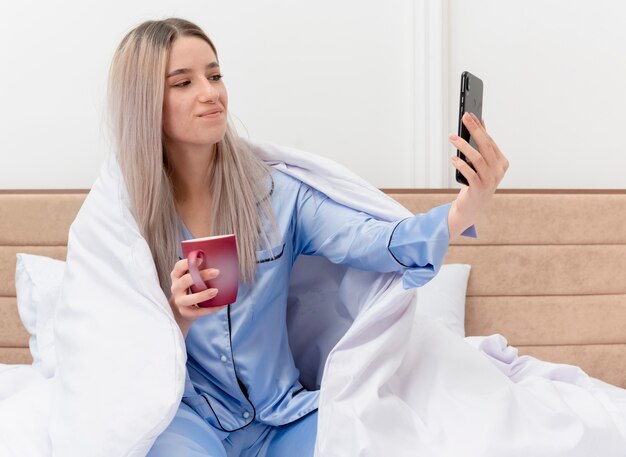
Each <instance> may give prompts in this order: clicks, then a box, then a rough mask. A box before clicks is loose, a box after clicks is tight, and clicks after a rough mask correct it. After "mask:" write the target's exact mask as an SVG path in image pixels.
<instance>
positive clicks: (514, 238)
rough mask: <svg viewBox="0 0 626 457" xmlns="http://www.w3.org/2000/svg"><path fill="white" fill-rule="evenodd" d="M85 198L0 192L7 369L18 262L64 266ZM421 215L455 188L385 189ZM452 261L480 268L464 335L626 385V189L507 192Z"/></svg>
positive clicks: (0, 290)
mask: <svg viewBox="0 0 626 457" xmlns="http://www.w3.org/2000/svg"><path fill="white" fill-rule="evenodd" d="M87 192H88V190H0V363H30V361H31V357H30V353H29V349H28V333H27V332H26V330H25V329H24V328H23V326H22V324H21V322H20V319H19V316H18V313H17V308H16V299H15V254H16V253H18V252H26V253H31V254H39V255H46V256H49V257H53V258H57V259H65V254H66V246H67V234H68V230H69V227H70V224H71V223H72V221H73V219H74V217H75V216H76V214H77V212H78V210H79V209H80V206H81V204H82V202H83V200H84V198H85V196H86V195H87ZM385 192H387V193H388V194H389V195H391V196H392V197H393V198H395V199H396V200H398V201H399V202H400V203H402V204H403V205H404V206H406V207H407V208H409V209H410V210H411V211H413V212H414V213H417V212H424V211H426V210H428V209H429V208H431V207H433V206H436V205H439V204H442V203H446V202H449V201H452V200H453V199H454V197H455V194H456V191H454V190H430V189H429V190H424V189H402V190H397V189H388V190H385ZM476 227H477V230H478V234H479V237H478V239H475V240H473V239H467V238H461V239H459V240H457V241H455V243H453V245H452V246H451V247H450V250H449V252H448V255H447V257H446V263H469V264H471V265H472V270H471V274H470V281H469V285H468V291H467V307H466V333H467V335H489V334H492V333H500V334H502V335H504V336H505V337H506V338H507V339H508V341H509V343H510V344H511V345H513V346H515V347H517V348H518V349H519V350H520V353H522V354H529V355H533V356H536V357H539V358H541V359H544V360H549V361H554V362H562V363H570V364H574V365H578V366H580V367H582V368H583V369H584V370H585V371H587V372H588V373H589V374H590V375H592V376H595V377H597V378H600V379H602V380H604V381H606V382H610V383H612V384H615V385H618V386H621V387H626V362H625V360H626V190H613V191H611V190H609V191H594V190H579V191H576V190H564V191H562V190H547V191H542V190H499V191H498V192H497V193H496V195H495V197H494V201H493V202H492V204H491V205H490V207H489V208H488V209H487V211H486V212H485V213H484V214H483V216H482V217H481V219H480V220H479V221H478V222H477V224H476Z"/></svg>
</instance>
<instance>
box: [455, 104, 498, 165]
mask: <svg viewBox="0 0 626 457" xmlns="http://www.w3.org/2000/svg"><path fill="white" fill-rule="evenodd" d="M463 124H464V125H465V127H466V128H467V130H468V131H469V133H470V135H471V137H472V139H473V140H474V143H476V145H477V146H478V150H479V151H480V154H481V155H482V156H483V158H484V159H485V160H486V161H487V163H491V162H492V161H494V160H496V159H497V158H496V151H495V150H494V141H493V140H492V139H491V137H490V136H489V134H488V133H487V130H486V129H485V128H484V126H483V124H482V123H481V122H480V121H479V120H478V118H477V117H476V116H475V115H473V114H471V113H465V114H464V115H463ZM463 152H465V151H463ZM470 160H471V159H470ZM472 163H474V162H473V160H472Z"/></svg>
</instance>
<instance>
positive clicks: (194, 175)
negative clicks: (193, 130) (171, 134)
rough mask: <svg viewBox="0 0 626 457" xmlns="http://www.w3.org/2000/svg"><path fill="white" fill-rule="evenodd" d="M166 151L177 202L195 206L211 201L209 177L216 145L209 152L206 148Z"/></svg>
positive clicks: (171, 149)
mask: <svg viewBox="0 0 626 457" xmlns="http://www.w3.org/2000/svg"><path fill="white" fill-rule="evenodd" d="M166 151H167V160H168V162H169V164H170V167H171V179H172V183H173V186H174V199H175V200H176V202H177V203H179V204H182V205H192V206H193V205H195V204H205V203H206V202H207V201H210V193H209V192H210V191H209V176H210V175H211V173H210V168H211V166H212V161H213V154H214V153H215V145H213V146H212V147H211V148H210V149H209V150H208V151H207V149H206V147H203V148H193V149H191V148H180V147H179V148H176V147H174V148H172V147H166Z"/></svg>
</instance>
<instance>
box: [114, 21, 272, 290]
mask: <svg viewBox="0 0 626 457" xmlns="http://www.w3.org/2000/svg"><path fill="white" fill-rule="evenodd" d="M182 36H193V37H198V38H200V39H202V40H204V41H206V42H207V43H208V44H209V45H210V46H211V48H212V49H213V51H214V52H215V55H216V56H217V50H216V49H215V46H214V45H213V43H212V42H211V40H210V39H209V37H208V36H207V35H206V34H205V33H204V32H203V31H202V30H201V29H200V28H199V27H198V26H197V25H195V24H193V23H192V22H189V21H187V20H184V19H179V18H169V19H165V20H160V21H146V22H143V23H141V24H140V25H138V26H137V27H135V28H134V29H133V30H131V31H130V32H129V33H128V34H127V35H126V36H125V37H124V39H123V40H122V42H121V43H120V45H119V46H118V48H117V50H116V51H115V55H114V57H113V61H112V64H111V68H110V71H109V87H108V100H107V102H108V112H109V117H110V119H109V122H110V124H111V130H112V133H113V139H114V141H115V143H116V144H115V146H116V154H117V159H118V162H119V164H120V168H121V171H122V175H123V177H124V180H125V183H126V188H127V190H128V193H129V197H130V202H131V206H132V207H131V210H132V212H133V215H134V217H135V219H136V220H137V224H138V226H139V230H140V231H141V234H142V236H143V237H144V238H145V239H146V241H147V242H148V245H149V246H150V250H151V251H152V257H153V259H154V262H155V265H156V269H157V273H158V276H159V282H160V285H161V288H162V289H163V292H164V293H165V295H166V297H169V296H170V294H171V278H170V273H171V271H172V269H173V268H174V264H175V263H176V262H177V261H178V247H179V243H180V239H181V235H182V234H181V227H180V224H179V215H178V212H177V209H176V202H175V193H174V186H173V182H172V179H171V175H172V173H171V171H172V170H171V166H170V164H169V163H168V160H167V154H166V151H165V149H164V144H163V99H164V91H165V73H166V71H167V70H166V65H167V61H168V56H169V51H170V49H171V45H172V43H173V42H174V40H176V39H177V38H178V37H182ZM207 172H208V173H209V175H210V176H209V183H210V184H209V186H210V188H209V189H207V192H209V193H210V195H212V199H213V202H212V209H211V212H212V214H211V221H212V227H211V231H212V233H211V234H212V235H223V234H227V233H234V234H235V235H236V237H237V249H238V253H239V262H240V277H241V279H242V280H243V281H246V282H249V283H250V282H253V281H254V276H255V271H256V252H255V251H256V250H257V249H258V248H259V245H260V242H261V241H263V244H264V246H265V248H270V244H271V243H270V239H271V236H270V233H271V230H273V229H275V227H276V226H275V219H274V215H273V212H272V208H271V204H270V198H268V194H269V186H268V181H269V179H268V176H269V172H270V169H269V167H268V166H267V165H266V164H265V163H264V162H263V161H262V160H261V159H260V158H259V157H258V156H256V155H255V154H254V153H252V152H251V151H250V149H249V148H248V147H247V146H246V144H245V143H244V142H243V141H242V140H241V139H240V138H239V136H238V135H237V134H236V132H235V130H234V127H233V125H232V123H231V122H230V120H229V121H228V123H227V128H226V133H225V135H224V137H223V139H222V140H221V141H220V142H219V143H217V145H216V147H215V151H214V154H213V156H212V162H211V166H210V167H209V169H208V171H207ZM207 210H209V209H207Z"/></svg>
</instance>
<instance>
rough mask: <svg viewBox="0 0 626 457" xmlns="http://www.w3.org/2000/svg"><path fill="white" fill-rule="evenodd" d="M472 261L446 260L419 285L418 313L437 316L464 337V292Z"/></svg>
mask: <svg viewBox="0 0 626 457" xmlns="http://www.w3.org/2000/svg"><path fill="white" fill-rule="evenodd" d="M470 269H471V265H467V264H460V263H455V264H446V265H443V266H442V267H441V269H440V270H439V273H438V274H437V275H436V276H435V277H434V278H433V279H431V280H430V281H429V282H427V283H426V284H425V285H424V286H422V287H419V288H418V289H417V299H416V301H417V311H416V312H417V314H425V315H427V316H431V317H434V318H437V319H438V320H440V321H441V322H443V323H444V324H445V325H447V326H448V327H449V328H450V330H452V331H453V332H454V333H456V334H458V335H460V336H462V337H465V293H466V292H467V281H468V279H469V274H470Z"/></svg>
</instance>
